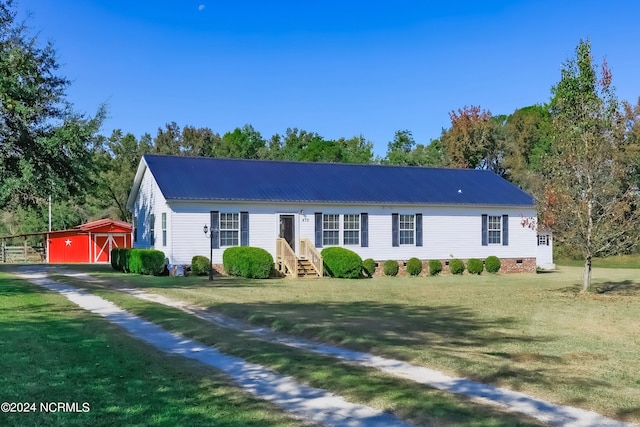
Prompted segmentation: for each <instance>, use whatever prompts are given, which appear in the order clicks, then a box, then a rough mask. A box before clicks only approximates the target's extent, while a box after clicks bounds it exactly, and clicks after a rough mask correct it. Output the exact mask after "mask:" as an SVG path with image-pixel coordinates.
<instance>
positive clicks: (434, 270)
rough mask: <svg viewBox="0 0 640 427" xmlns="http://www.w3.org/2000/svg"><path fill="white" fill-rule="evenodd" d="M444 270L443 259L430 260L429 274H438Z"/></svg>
mask: <svg viewBox="0 0 640 427" xmlns="http://www.w3.org/2000/svg"><path fill="white" fill-rule="evenodd" d="M441 271H442V261H440V260H439V259H431V260H429V274H430V275H431V276H436V275H438V274H440V272H441Z"/></svg>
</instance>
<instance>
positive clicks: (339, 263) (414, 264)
mask: <svg viewBox="0 0 640 427" xmlns="http://www.w3.org/2000/svg"><path fill="white" fill-rule="evenodd" d="M322 258H323V260H324V270H325V274H326V275H328V276H331V277H339V278H345V279H355V278H360V277H363V275H364V276H367V277H373V275H374V273H375V271H376V262H375V261H374V260H373V259H371V258H367V259H365V260H364V261H362V259H361V258H360V256H359V255H358V254H356V253H355V252H353V251H351V250H349V249H346V248H341V247H330V248H325V249H323V250H322ZM428 264H429V275H431V276H436V275H438V274H440V273H441V272H442V261H440V260H438V259H432V260H429V263H428ZM406 267H407V274H409V275H411V276H418V275H420V273H422V261H420V260H419V259H418V258H411V259H409V261H407V264H406ZM465 269H466V270H468V271H469V273H470V274H481V273H482V271H483V270H485V269H486V271H487V272H489V273H497V272H498V271H499V270H500V260H499V259H498V257H495V256H490V257H488V258H487V259H486V260H485V261H484V262H483V261H482V260H481V259H478V258H471V259H469V260H468V261H467V265H466V266H465V264H464V262H463V261H462V260H460V259H457V258H454V259H452V260H451V261H449V271H450V272H451V273H452V274H462V273H464V271H465ZM382 271H383V273H384V275H385V276H396V275H397V274H398V272H399V271H400V265H399V264H398V261H395V260H387V261H385V262H384V264H383V265H382Z"/></svg>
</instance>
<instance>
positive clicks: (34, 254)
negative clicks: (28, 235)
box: [0, 242, 46, 263]
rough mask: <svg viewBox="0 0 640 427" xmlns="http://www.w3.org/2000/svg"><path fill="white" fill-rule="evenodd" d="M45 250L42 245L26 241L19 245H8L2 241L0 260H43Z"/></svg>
mask: <svg viewBox="0 0 640 427" xmlns="http://www.w3.org/2000/svg"><path fill="white" fill-rule="evenodd" d="M45 258H46V256H45V251H44V248H43V247H42V246H35V247H34V246H30V245H28V244H27V243H26V242H25V244H24V245H21V246H8V245H6V244H5V243H4V242H2V244H1V246H0V261H1V262H5V263H18V262H44V261H45Z"/></svg>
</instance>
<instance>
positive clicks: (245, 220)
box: [240, 212, 249, 246]
mask: <svg viewBox="0 0 640 427" xmlns="http://www.w3.org/2000/svg"><path fill="white" fill-rule="evenodd" d="M240 246H249V212H240Z"/></svg>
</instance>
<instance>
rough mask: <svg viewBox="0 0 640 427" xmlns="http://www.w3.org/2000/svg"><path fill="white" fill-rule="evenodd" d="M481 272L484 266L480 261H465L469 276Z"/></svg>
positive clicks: (475, 259) (472, 259) (471, 259)
mask: <svg viewBox="0 0 640 427" xmlns="http://www.w3.org/2000/svg"><path fill="white" fill-rule="evenodd" d="M482 270H484V265H483V264H482V260H481V259H478V258H469V260H468V261H467V271H469V273H470V274H481V273H482Z"/></svg>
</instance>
